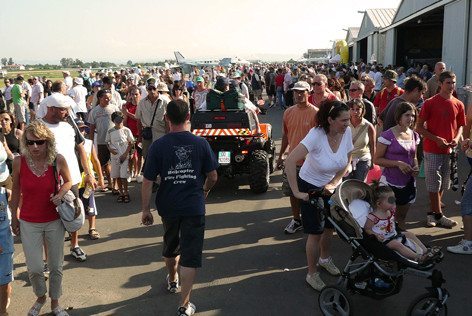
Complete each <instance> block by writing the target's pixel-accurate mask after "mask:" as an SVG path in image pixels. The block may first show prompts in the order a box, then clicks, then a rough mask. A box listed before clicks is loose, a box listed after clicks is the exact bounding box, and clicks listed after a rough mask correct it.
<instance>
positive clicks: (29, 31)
mask: <svg viewBox="0 0 472 316" xmlns="http://www.w3.org/2000/svg"><path fill="white" fill-rule="evenodd" d="M399 3H400V0H355V1H351V0H326V1H321V0H288V1H281V0H237V1H227V0H198V1H194V0H167V1H162V0H41V1H37V0H14V1H9V2H8V5H7V6H5V5H2V8H1V10H0V57H7V58H8V57H12V58H13V60H14V61H15V62H17V63H46V62H47V63H53V64H59V60H60V59H61V58H63V57H66V58H74V59H76V58H78V59H80V60H82V61H84V62H89V61H111V62H122V63H125V62H126V61H128V60H131V61H133V62H149V61H161V60H164V59H173V58H174V54H173V52H174V51H180V52H181V53H182V55H183V56H185V57H186V58H188V59H210V58H223V57H240V58H246V59H263V60H288V59H290V58H294V59H298V58H301V57H302V55H303V53H305V52H306V51H307V49H309V48H327V47H331V45H332V43H331V42H330V41H332V40H336V39H344V38H345V37H346V31H344V30H343V29H347V28H348V27H359V26H360V24H361V22H362V17H363V14H361V13H358V12H357V11H362V10H365V9H375V8H397V7H398V5H399Z"/></svg>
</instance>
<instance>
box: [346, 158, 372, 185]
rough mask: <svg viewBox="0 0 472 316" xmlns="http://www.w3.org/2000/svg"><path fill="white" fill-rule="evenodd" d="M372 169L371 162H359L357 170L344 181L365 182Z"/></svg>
mask: <svg viewBox="0 0 472 316" xmlns="http://www.w3.org/2000/svg"><path fill="white" fill-rule="evenodd" d="M369 169H370V160H359V161H358V162H357V164H356V170H352V172H351V173H350V174H349V175H348V176H347V177H346V178H344V179H357V180H360V181H365V178H366V177H367V173H369Z"/></svg>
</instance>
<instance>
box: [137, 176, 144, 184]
mask: <svg viewBox="0 0 472 316" xmlns="http://www.w3.org/2000/svg"><path fill="white" fill-rule="evenodd" d="M143 178H144V177H143V176H142V175H140V174H138V175H137V176H136V182H137V183H142V182H143Z"/></svg>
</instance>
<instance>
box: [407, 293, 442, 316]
mask: <svg viewBox="0 0 472 316" xmlns="http://www.w3.org/2000/svg"><path fill="white" fill-rule="evenodd" d="M439 303H440V302H439V299H438V298H437V297H435V296H434V295H433V294H431V293H424V294H422V295H420V296H418V297H417V298H416V299H415V300H414V301H413V302H411V304H410V307H408V313H407V315H409V316H420V315H421V316H433V315H442V316H447V305H446V304H444V305H443V306H442V308H441V307H440V304H439Z"/></svg>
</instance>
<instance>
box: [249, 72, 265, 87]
mask: <svg viewBox="0 0 472 316" xmlns="http://www.w3.org/2000/svg"><path fill="white" fill-rule="evenodd" d="M251 86H252V89H253V90H261V89H262V85H261V81H260V77H259V75H258V74H254V75H252V78H251Z"/></svg>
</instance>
